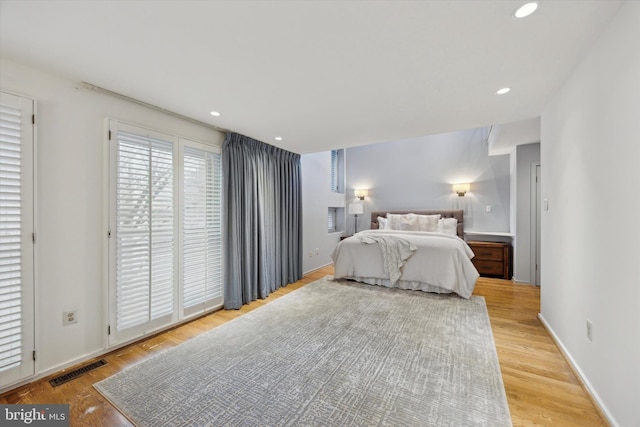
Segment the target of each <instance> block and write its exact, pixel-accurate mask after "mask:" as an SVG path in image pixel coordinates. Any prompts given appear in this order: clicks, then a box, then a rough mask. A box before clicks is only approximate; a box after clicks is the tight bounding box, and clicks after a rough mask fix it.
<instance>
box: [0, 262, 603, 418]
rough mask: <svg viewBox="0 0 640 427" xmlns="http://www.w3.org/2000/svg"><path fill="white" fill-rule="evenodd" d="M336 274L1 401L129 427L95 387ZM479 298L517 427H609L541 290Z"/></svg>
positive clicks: (494, 291)
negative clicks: (65, 408)
mask: <svg viewBox="0 0 640 427" xmlns="http://www.w3.org/2000/svg"><path fill="white" fill-rule="evenodd" d="M331 274H333V267H331V266H329V267H325V268H323V269H320V270H317V271H315V272H313V273H310V274H307V275H306V276H305V277H304V278H303V279H302V280H300V281H298V282H296V283H293V284H291V285H288V286H286V287H284V288H281V289H279V290H278V291H276V292H274V293H272V294H271V295H270V296H269V298H267V299H265V300H258V301H254V302H253V303H251V304H248V305H246V306H243V307H242V309H240V310H233V311H224V310H222V311H218V312H215V313H212V314H209V315H207V316H204V317H201V318H199V319H196V320H194V321H192V322H189V323H187V324H184V325H182V326H179V327H176V328H174V329H171V330H169V331H166V332H163V333H161V334H159V335H156V336H154V337H151V338H148V339H146V340H144V341H141V342H138V343H135V344H132V345H130V346H128V347H125V348H122V349H119V350H116V351H114V352H112V353H109V354H107V355H105V356H103V357H102V359H105V360H106V361H107V362H108V364H107V365H105V366H103V367H100V368H98V369H95V370H93V371H91V372H89V373H87V374H85V375H83V376H81V377H79V378H77V379H75V380H73V381H71V382H68V383H66V384H63V385H60V386H58V387H55V388H54V387H51V386H50V385H49V383H48V382H47V380H48V378H45V379H43V380H40V381H37V382H34V383H32V384H29V385H26V386H23V387H20V388H17V389H15V390H12V391H9V392H7V393H4V394H3V395H0V403H26V404H31V403H49V404H53V403H68V404H69V405H70V415H71V425H72V426H128V425H130V423H129V422H128V421H127V420H126V419H125V418H124V417H123V416H122V415H121V414H120V413H119V412H118V411H117V410H116V409H115V408H114V407H113V406H112V405H111V404H110V403H109V402H107V401H106V400H105V399H104V398H103V397H102V396H101V395H100V394H99V393H98V392H97V391H96V390H95V389H94V388H93V384H94V383H95V382H98V381H100V380H102V379H104V378H106V377H108V376H110V375H113V374H114V373H116V372H118V371H121V370H122V369H124V368H126V367H127V366H130V365H132V364H134V363H137V362H139V361H141V360H143V359H146V358H148V357H150V356H151V355H153V354H155V353H157V352H158V351H161V350H165V349H167V348H170V347H174V346H176V345H178V344H180V343H181V342H184V341H186V340H188V339H189V338H192V337H194V336H196V335H199V334H201V333H202V332H205V331H207V330H209V329H212V328H215V327H216V326H219V325H221V324H223V323H225V322H227V321H229V320H231V319H233V318H235V317H238V316H241V315H243V314H244V313H247V312H249V311H251V310H253V309H255V308H257V307H260V306H262V305H263V304H267V303H269V301H273V300H274V299H276V298H278V297H280V296H282V295H286V294H287V293H289V292H292V291H294V290H296V289H298V288H300V287H302V286H304V285H306V284H308V283H311V282H313V281H314V280H317V279H320V278H322V277H324V276H326V275H331ZM474 294H475V295H481V296H483V297H484V298H485V300H486V303H487V309H488V311H489V317H490V319H491V327H492V330H493V335H494V339H495V342H496V348H497V351H498V358H499V359H500V367H501V369H502V376H503V380H504V384H505V389H506V392H507V400H508V402H509V409H510V411H511V419H512V421H513V425H514V426H580V427H585V426H607V425H608V424H607V423H606V422H605V420H603V419H602V417H601V416H600V415H599V413H598V411H597V410H596V408H595V407H594V405H593V403H592V402H591V400H590V398H589V396H588V395H587V393H586V392H585V390H584V389H583V388H582V386H581V384H580V382H579V381H578V380H577V378H576V377H575V375H574V374H573V372H572V370H571V369H570V367H569V365H568V364H567V363H566V361H565V359H564V358H563V356H562V354H561V353H560V351H559V350H558V348H557V347H556V346H555V344H554V342H553V341H552V340H551V338H550V337H549V335H548V334H547V332H546V330H545V329H544V328H543V326H542V324H541V323H540V321H539V320H538V319H537V314H538V312H539V309H540V290H539V288H537V287H534V286H527V285H514V284H512V283H511V282H510V281H506V280H500V279H487V278H480V279H479V280H478V283H477V285H476V290H475V292H474ZM87 363H88V362H87ZM59 374H60V373H58V374H56V375H59Z"/></svg>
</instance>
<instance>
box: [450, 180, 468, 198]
mask: <svg viewBox="0 0 640 427" xmlns="http://www.w3.org/2000/svg"><path fill="white" fill-rule="evenodd" d="M470 189H471V185H469V184H468V183H464V184H453V192H454V193H458V196H460V197H462V196H464V195H465V193H466V192H467V191H469V190H470Z"/></svg>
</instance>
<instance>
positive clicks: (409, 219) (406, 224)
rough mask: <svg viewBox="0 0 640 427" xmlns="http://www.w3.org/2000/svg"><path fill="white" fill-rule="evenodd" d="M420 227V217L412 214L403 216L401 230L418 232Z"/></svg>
mask: <svg viewBox="0 0 640 427" xmlns="http://www.w3.org/2000/svg"><path fill="white" fill-rule="evenodd" d="M418 226H419V223H418V215H416V214H412V213H409V214H406V215H402V220H401V221H400V230H405V231H418Z"/></svg>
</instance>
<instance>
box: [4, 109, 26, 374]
mask: <svg viewBox="0 0 640 427" xmlns="http://www.w3.org/2000/svg"><path fill="white" fill-rule="evenodd" d="M20 128H21V111H20V109H19V108H15V107H12V106H8V105H0V196H1V197H0V372H2V371H4V370H6V369H10V368H13V367H15V366H17V365H19V364H20V362H21V360H22V328H21V317H22V286H21V285H22V250H23V248H22V238H21V237H22V236H21V230H22V218H21V212H22V190H21V189H22V173H21V169H22V168H21V163H22V162H21V159H22V147H21V141H22V138H21V129H20Z"/></svg>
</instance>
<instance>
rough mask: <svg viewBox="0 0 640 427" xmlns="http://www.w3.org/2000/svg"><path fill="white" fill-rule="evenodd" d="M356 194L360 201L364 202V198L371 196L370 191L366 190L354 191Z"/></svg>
mask: <svg viewBox="0 0 640 427" xmlns="http://www.w3.org/2000/svg"><path fill="white" fill-rule="evenodd" d="M354 193H355V195H356V197H357V198H358V199H360V200H364V198H365V197H366V196H367V195H368V194H369V191H367V190H365V189H361V190H354Z"/></svg>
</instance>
